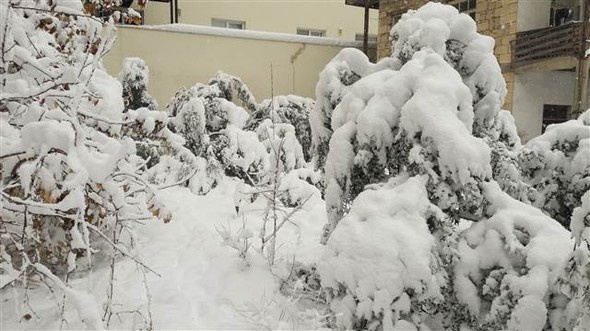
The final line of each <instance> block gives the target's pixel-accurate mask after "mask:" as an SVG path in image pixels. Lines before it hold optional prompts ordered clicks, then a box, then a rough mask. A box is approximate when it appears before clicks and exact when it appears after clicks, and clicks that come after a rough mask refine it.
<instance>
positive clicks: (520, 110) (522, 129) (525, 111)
mask: <svg viewBox="0 0 590 331" xmlns="http://www.w3.org/2000/svg"><path fill="white" fill-rule="evenodd" d="M514 77H515V79H514V97H513V108H512V115H513V116H514V119H515V120H516V126H517V128H518V132H519V135H520V136H521V138H522V139H523V140H524V141H527V140H529V139H531V138H534V137H536V136H538V135H540V134H541V126H542V123H543V105H544V104H552V105H571V104H572V102H573V99H574V88H575V84H576V79H575V73H574V72H569V71H543V72H533V73H526V74H518V75H514Z"/></svg>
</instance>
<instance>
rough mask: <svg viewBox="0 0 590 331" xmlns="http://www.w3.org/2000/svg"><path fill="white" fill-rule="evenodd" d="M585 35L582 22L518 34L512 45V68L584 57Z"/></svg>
mask: <svg viewBox="0 0 590 331" xmlns="http://www.w3.org/2000/svg"><path fill="white" fill-rule="evenodd" d="M583 33H584V30H583V23H582V22H570V23H567V24H564V25H561V26H558V27H547V28H541V29H535V30H530V31H524V32H518V33H517V34H516V40H514V42H513V44H512V67H513V68H519V67H523V66H527V65H531V64H534V63H537V62H542V61H546V60H558V59H566V60H571V59H576V58H579V57H582V56H583V53H584V51H585V49H584V38H582V34H583Z"/></svg>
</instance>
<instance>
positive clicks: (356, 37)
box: [354, 33, 377, 44]
mask: <svg viewBox="0 0 590 331" xmlns="http://www.w3.org/2000/svg"><path fill="white" fill-rule="evenodd" d="M363 37H364V35H363V34H362V33H357V34H355V35H354V40H355V41H363ZM368 40H369V44H371V43H376V42H377V35H374V34H370V35H369V38H368Z"/></svg>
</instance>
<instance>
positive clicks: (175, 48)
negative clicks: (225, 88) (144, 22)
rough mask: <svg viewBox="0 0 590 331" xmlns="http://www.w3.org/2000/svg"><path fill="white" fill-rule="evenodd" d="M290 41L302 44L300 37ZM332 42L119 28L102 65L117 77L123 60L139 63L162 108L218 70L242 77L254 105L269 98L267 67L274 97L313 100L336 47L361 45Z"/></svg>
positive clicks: (339, 48)
mask: <svg viewBox="0 0 590 331" xmlns="http://www.w3.org/2000/svg"><path fill="white" fill-rule="evenodd" d="M187 28H190V27H187ZM208 29H212V28H208ZM218 30H219V29H218ZM223 30H225V29H223ZM240 32H241V31H240ZM246 33H250V34H253V33H251V32H246ZM266 34H268V33H266ZM268 35H269V36H270V37H272V36H273V34H268ZM274 36H275V37H281V36H283V37H284V35H274ZM292 38H293V40H301V39H305V38H304V37H301V36H292ZM307 39H318V38H310V37H307ZM321 39H322V41H329V40H326V39H325V38H321ZM333 41H334V42H335V44H336V45H320V44H313V43H302V42H287V41H272V40H260V39H258V40H257V39H248V38H231V37H222V36H216V35H204V34H197V33H189V32H171V31H164V30H162V29H156V28H151V29H150V28H142V27H126V26H120V27H119V28H118V32H117V41H116V43H115V45H114V47H113V49H112V50H111V52H110V53H108V54H107V56H106V57H105V59H104V64H105V67H106V69H107V70H108V72H109V73H110V74H111V75H114V76H116V75H118V73H119V71H120V70H121V63H122V61H123V59H124V58H126V57H132V56H137V57H141V58H143V59H144V60H145V61H146V64H147V65H148V67H149V69H150V86H149V92H150V93H151V94H152V95H153V96H154V97H155V98H156V100H157V101H158V103H159V104H160V106H161V107H164V106H165V105H166V104H167V103H168V102H169V101H170V98H172V96H173V95H174V93H175V92H176V91H177V90H179V89H180V88H181V87H183V86H184V87H190V86H193V85H194V84H195V83H197V82H201V83H206V82H207V81H208V80H209V79H210V78H212V77H213V76H214V75H215V73H216V72H217V71H218V70H221V71H224V72H226V73H228V74H232V75H235V76H238V77H240V78H241V79H242V80H243V81H244V83H246V85H248V87H249V88H250V90H251V91H252V92H253V93H254V96H255V97H256V100H257V101H261V100H263V99H266V98H269V97H270V96H271V75H270V69H271V64H272V68H273V81H274V84H273V87H274V91H273V93H274V95H285V94H296V95H301V96H306V97H311V98H314V99H315V92H314V91H315V85H316V83H317V80H318V75H319V72H320V71H321V70H322V69H323V68H324V66H325V65H326V64H327V63H328V62H329V61H330V60H331V59H332V58H333V57H334V56H335V55H336V54H338V52H339V51H340V50H341V49H342V48H344V47H343V46H341V45H340V46H339V45H337V44H346V43H348V44H357V45H358V44H359V43H351V42H344V41H338V40H333Z"/></svg>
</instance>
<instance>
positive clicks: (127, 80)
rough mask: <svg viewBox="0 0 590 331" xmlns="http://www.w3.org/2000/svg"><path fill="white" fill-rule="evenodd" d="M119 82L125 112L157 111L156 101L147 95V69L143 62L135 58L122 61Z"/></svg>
mask: <svg viewBox="0 0 590 331" xmlns="http://www.w3.org/2000/svg"><path fill="white" fill-rule="evenodd" d="M119 82H121V85H123V100H124V101H125V111H127V110H129V109H139V108H143V107H145V108H148V109H150V110H157V109H158V104H157V103H156V100H154V98H152V96H151V95H150V94H149V93H148V91H147V88H148V83H149V69H148V67H147V66H146V65H145V61H144V60H142V59H140V58H137V57H128V58H125V59H124V60H123V69H121V72H120V73H119Z"/></svg>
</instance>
